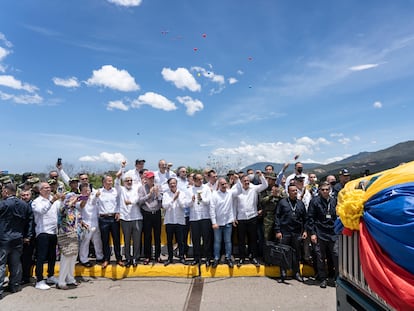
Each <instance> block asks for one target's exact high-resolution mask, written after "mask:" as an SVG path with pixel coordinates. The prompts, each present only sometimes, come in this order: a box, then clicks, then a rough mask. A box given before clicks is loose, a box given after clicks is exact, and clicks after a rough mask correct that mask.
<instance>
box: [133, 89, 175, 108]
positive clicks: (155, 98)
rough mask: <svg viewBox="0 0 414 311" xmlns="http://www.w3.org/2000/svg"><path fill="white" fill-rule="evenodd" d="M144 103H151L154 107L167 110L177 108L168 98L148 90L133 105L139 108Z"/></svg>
mask: <svg viewBox="0 0 414 311" xmlns="http://www.w3.org/2000/svg"><path fill="white" fill-rule="evenodd" d="M142 105H149V106H151V107H152V108H155V109H161V110H165V111H172V110H176V109H177V107H176V106H175V104H174V103H173V102H172V101H170V100H169V99H168V98H166V97H164V96H162V95H160V94H157V93H153V92H147V93H145V94H144V95H141V96H139V97H138V98H137V99H135V100H134V101H133V102H132V104H131V107H133V108H138V107H140V106H142Z"/></svg>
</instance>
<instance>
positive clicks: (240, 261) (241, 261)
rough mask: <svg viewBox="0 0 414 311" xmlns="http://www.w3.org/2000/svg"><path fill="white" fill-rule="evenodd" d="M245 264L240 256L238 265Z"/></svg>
mask: <svg viewBox="0 0 414 311" xmlns="http://www.w3.org/2000/svg"><path fill="white" fill-rule="evenodd" d="M243 264H244V259H242V258H240V259H239V261H238V262H237V267H239V268H240V267H241V266H242V265H243Z"/></svg>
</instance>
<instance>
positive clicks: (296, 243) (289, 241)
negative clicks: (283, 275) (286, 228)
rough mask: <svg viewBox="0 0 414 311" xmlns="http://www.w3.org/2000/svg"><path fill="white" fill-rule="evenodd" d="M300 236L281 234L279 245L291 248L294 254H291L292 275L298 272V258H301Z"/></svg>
mask: <svg viewBox="0 0 414 311" xmlns="http://www.w3.org/2000/svg"><path fill="white" fill-rule="evenodd" d="M301 242H302V235H301V234H299V233H285V234H282V240H281V241H280V243H281V244H285V245H289V246H290V247H292V248H293V250H294V252H293V254H292V258H293V260H292V271H293V275H295V274H296V272H299V271H300V269H299V258H301V248H302V243H301Z"/></svg>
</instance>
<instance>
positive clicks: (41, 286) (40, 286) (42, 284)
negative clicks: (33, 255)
mask: <svg viewBox="0 0 414 311" xmlns="http://www.w3.org/2000/svg"><path fill="white" fill-rule="evenodd" d="M35 288H36V289H41V290H45V289H50V286H49V285H47V284H46V282H45V280H42V281H40V282H36V286H35Z"/></svg>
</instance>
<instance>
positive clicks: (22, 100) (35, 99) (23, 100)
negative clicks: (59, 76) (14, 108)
mask: <svg viewBox="0 0 414 311" xmlns="http://www.w3.org/2000/svg"><path fill="white" fill-rule="evenodd" d="M0 99H1V100H11V101H13V102H15V103H16V104H40V103H42V102H43V97H41V96H39V95H38V94H32V95H14V94H7V93H3V92H1V91H0Z"/></svg>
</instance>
